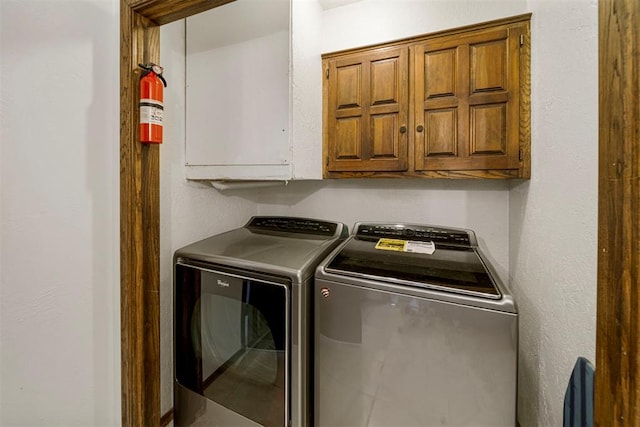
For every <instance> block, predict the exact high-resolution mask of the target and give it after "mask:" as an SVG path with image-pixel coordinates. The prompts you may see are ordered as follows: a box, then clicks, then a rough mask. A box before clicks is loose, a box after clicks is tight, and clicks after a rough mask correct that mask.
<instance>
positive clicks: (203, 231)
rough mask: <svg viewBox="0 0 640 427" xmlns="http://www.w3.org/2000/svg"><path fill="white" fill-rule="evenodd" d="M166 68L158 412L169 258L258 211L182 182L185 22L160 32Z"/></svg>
mask: <svg viewBox="0 0 640 427" xmlns="http://www.w3.org/2000/svg"><path fill="white" fill-rule="evenodd" d="M160 47H161V48H160V62H161V64H162V66H164V67H165V71H164V76H165V77H166V80H167V83H168V86H167V88H166V89H165V96H164V104H165V110H164V112H165V115H164V125H165V128H164V131H165V138H164V143H163V144H162V147H161V149H160V346H161V347H160V363H161V377H160V385H161V406H160V409H161V411H162V413H163V414H164V413H166V412H167V411H169V410H170V409H171V408H172V407H173V341H172V337H173V326H172V325H173V323H172V321H173V291H172V289H173V282H172V280H173V274H172V273H173V271H172V263H173V253H174V252H175V250H176V249H178V248H180V247H182V246H185V245H187V244H189V243H192V242H194V241H197V240H200V239H203V238H205V237H209V236H210V235H213V234H216V233H220V232H222V231H226V230H229V229H231V228H235V227H239V226H241V225H244V224H245V223H246V222H247V220H248V219H249V217H251V216H252V215H253V214H254V212H255V211H256V209H257V207H256V206H255V205H254V204H253V203H251V202H250V201H247V200H245V199H243V198H239V197H234V196H231V197H227V196H224V195H222V194H220V193H219V192H217V191H216V190H214V189H213V187H211V186H210V185H208V184H201V183H198V182H193V181H187V180H186V179H185V168H184V164H185V155H184V136H185V120H184V119H185V90H184V89H185V68H184V58H185V50H184V49H185V45H184V21H178V22H174V23H172V24H168V25H164V26H162V27H161V28H160Z"/></svg>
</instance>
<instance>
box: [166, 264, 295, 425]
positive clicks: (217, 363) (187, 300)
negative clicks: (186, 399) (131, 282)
mask: <svg viewBox="0 0 640 427" xmlns="http://www.w3.org/2000/svg"><path fill="white" fill-rule="evenodd" d="M175 291H176V318H175V320H176V330H175V333H176V335H175V336H176V354H175V357H176V379H177V381H178V382H179V383H180V384H182V385H183V386H185V387H187V388H189V389H191V390H192V391H194V392H196V393H198V394H200V395H202V396H205V397H206V398H208V399H210V400H212V401H214V402H217V403H218V404H220V405H222V406H224V407H225V408H227V409H229V410H232V411H234V412H236V413H238V414H240V415H242V416H244V417H246V418H249V419H250V420H253V421H255V422H256V423H258V424H260V425H263V426H284V425H286V423H285V420H286V419H288V404H287V401H288V398H287V396H288V381H289V374H288V371H289V370H288V366H289V363H288V359H289V340H288V338H287V337H288V336H289V308H288V307H289V287H288V286H287V284H286V283H277V282H270V281H266V280H260V279H255V278H249V277H242V276H238V275H235V274H230V273H228V272H220V271H213V270H207V269H200V268H194V267H190V266H185V265H180V264H178V265H177V266H176V289H175Z"/></svg>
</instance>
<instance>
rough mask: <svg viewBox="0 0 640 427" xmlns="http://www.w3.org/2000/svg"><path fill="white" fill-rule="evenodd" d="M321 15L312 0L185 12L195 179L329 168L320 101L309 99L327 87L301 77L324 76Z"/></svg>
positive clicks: (188, 153) (189, 145)
mask: <svg viewBox="0 0 640 427" xmlns="http://www.w3.org/2000/svg"><path fill="white" fill-rule="evenodd" d="M320 19H321V9H320V6H319V4H318V3H317V1H306V0H293V1H292V0H269V1H264V0H237V1H236V2H232V3H228V4H226V5H224V6H221V7H218V8H215V9H212V10H210V11H208V12H205V13H201V14H199V15H196V16H194V17H191V18H188V19H187V24H186V136H185V138H186V144H185V162H186V176H187V178H188V179H197V180H290V179H319V178H321V173H322V172H321V145H322V143H321V123H320V122H321V112H320V110H319V109H320V108H321V106H320V105H319V104H320V103H319V102H318V103H317V104H318V105H317V106H316V105H315V103H309V102H306V101H305V102H302V101H301V100H302V99H304V100H308V99H309V96H314V97H316V99H320V96H321V89H320V88H319V87H318V88H317V93H314V94H309V93H308V91H309V85H308V84H305V83H303V84H299V81H314V82H320V81H321V62H320V55H319V52H320V48H319V46H318V45H317V43H319V33H320ZM314 21H315V22H314ZM303 27H304V28H303ZM298 28H301V30H300V31H298ZM294 33H297V34H301V37H299V40H298V39H297V38H296V40H295V41H294V37H293V35H294ZM303 34H304V35H303ZM296 52H301V54H300V55H298V54H297V53H296ZM314 86H319V85H318V84H317V83H316V85H314ZM311 90H314V89H311ZM312 104H313V105H312ZM316 109H317V110H318V111H315V110H316ZM294 123H295V126H293V124H294Z"/></svg>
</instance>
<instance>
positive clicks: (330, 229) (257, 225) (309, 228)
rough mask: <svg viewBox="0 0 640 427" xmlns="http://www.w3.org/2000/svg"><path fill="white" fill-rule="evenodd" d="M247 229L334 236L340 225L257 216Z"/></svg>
mask: <svg viewBox="0 0 640 427" xmlns="http://www.w3.org/2000/svg"><path fill="white" fill-rule="evenodd" d="M247 228H250V229H252V230H263V231H267V230H269V231H285V232H287V233H304V234H316V235H322V236H333V235H334V234H335V233H336V230H337V228H338V224H337V223H334V222H327V221H319V220H316V219H309V218H296V217H284V216H255V217H253V218H251V220H250V221H249V223H248V224H247Z"/></svg>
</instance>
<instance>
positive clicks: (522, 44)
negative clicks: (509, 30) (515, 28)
mask: <svg viewBox="0 0 640 427" xmlns="http://www.w3.org/2000/svg"><path fill="white" fill-rule="evenodd" d="M520 46H524V34H520Z"/></svg>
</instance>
